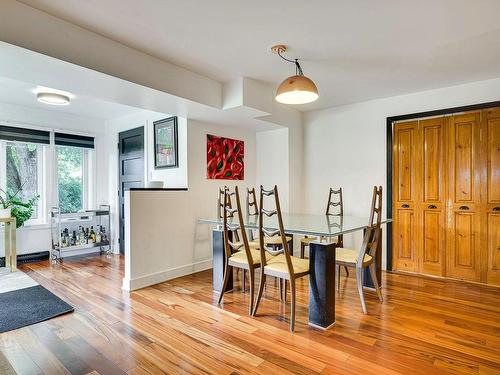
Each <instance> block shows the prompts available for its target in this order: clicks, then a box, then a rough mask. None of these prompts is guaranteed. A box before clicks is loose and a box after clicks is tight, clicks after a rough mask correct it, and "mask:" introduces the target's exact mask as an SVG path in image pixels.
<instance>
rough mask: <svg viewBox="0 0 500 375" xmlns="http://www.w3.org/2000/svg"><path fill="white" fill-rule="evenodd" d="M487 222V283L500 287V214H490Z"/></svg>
mask: <svg viewBox="0 0 500 375" xmlns="http://www.w3.org/2000/svg"><path fill="white" fill-rule="evenodd" d="M487 221H488V223H487V231H488V236H487V251H488V270H487V277H486V282H487V283H488V284H493V285H500V213H489V214H488V216H487Z"/></svg>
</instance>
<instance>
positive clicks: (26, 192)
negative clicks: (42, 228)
mask: <svg viewBox="0 0 500 375" xmlns="http://www.w3.org/2000/svg"><path fill="white" fill-rule="evenodd" d="M46 147H47V146H45V145H44V144H38V143H25V142H10V141H0V155H1V156H0V160H1V163H0V164H1V165H2V166H4V165H5V168H1V170H2V171H3V173H2V174H1V176H0V187H1V188H2V189H4V190H5V191H6V192H7V193H8V194H10V195H14V194H16V193H17V192H18V191H19V193H18V195H17V197H18V198H19V199H21V200H22V201H27V200H29V199H31V198H33V197H36V196H40V199H39V201H38V204H37V206H36V208H35V210H34V212H33V215H32V216H31V218H30V220H29V221H27V222H26V224H38V223H43V222H44V221H45V219H44V214H43V212H44V208H45V204H46V199H45V194H44V164H45V154H46Z"/></svg>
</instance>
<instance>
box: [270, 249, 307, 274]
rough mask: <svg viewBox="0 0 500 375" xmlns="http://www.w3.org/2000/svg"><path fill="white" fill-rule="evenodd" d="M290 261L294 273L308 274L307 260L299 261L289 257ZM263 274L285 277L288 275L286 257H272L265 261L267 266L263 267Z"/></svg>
mask: <svg viewBox="0 0 500 375" xmlns="http://www.w3.org/2000/svg"><path fill="white" fill-rule="evenodd" d="M290 259H291V260H292V267H293V272H294V273H296V274H297V273H306V272H309V259H301V258H297V257H293V256H292V257H290ZM264 272H266V274H268V275H271V276H273V275H274V276H278V277H279V276H280V275H283V276H287V275H289V272H288V267H287V264H286V257H285V255H284V254H280V255H277V256H274V257H272V258H270V259H268V260H267V265H266V266H265V267H264Z"/></svg>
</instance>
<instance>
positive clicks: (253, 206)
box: [247, 188, 293, 249]
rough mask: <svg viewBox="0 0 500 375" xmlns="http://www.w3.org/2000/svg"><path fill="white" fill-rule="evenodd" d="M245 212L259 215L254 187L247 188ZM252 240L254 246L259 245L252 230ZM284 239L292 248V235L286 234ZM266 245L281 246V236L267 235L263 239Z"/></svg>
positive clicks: (250, 214)
mask: <svg viewBox="0 0 500 375" xmlns="http://www.w3.org/2000/svg"><path fill="white" fill-rule="evenodd" d="M247 214H248V215H249V216H258V215H259V206H258V204H257V198H256V194H255V188H251V189H250V188H247ZM251 235H252V241H251V243H253V241H256V242H257V244H256V246H257V247H258V246H259V239H254V238H253V232H252V234H251ZM286 241H287V242H288V243H290V247H291V248H292V249H293V242H292V241H293V237H292V236H286ZM264 242H265V243H266V245H269V246H273V247H276V248H278V247H280V246H281V242H282V241H281V237H280V236H276V237H275V238H273V237H267V238H266V239H265V241H264Z"/></svg>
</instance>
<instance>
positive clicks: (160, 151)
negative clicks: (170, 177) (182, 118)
mask: <svg viewBox="0 0 500 375" xmlns="http://www.w3.org/2000/svg"><path fill="white" fill-rule="evenodd" d="M153 128H154V150H155V169H166V168H178V167H179V149H178V145H179V140H178V137H179V135H178V129H177V116H172V117H168V118H165V119H162V120H158V121H154V122H153Z"/></svg>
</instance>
